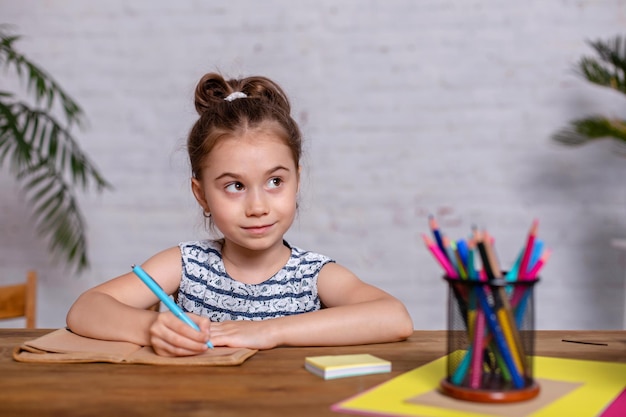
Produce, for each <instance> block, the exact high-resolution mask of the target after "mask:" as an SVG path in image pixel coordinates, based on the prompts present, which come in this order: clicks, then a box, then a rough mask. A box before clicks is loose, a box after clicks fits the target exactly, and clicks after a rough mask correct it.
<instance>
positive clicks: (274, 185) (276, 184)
mask: <svg viewBox="0 0 626 417" xmlns="http://www.w3.org/2000/svg"><path fill="white" fill-rule="evenodd" d="M282 183H283V180H281V179H280V178H278V177H275V178H272V179H270V180H269V181H268V183H267V185H268V186H269V188H278V187H280V185H281V184H282Z"/></svg>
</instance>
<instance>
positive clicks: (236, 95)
mask: <svg viewBox="0 0 626 417" xmlns="http://www.w3.org/2000/svg"><path fill="white" fill-rule="evenodd" d="M246 97H248V95H247V94H246V93H242V92H241V91H235V92H234V93H230V94H229V95H228V96H227V97H226V98H225V99H224V100H226V101H233V100H237V99H238V98H246Z"/></svg>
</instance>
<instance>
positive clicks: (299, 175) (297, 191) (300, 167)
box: [296, 165, 302, 193]
mask: <svg viewBox="0 0 626 417" xmlns="http://www.w3.org/2000/svg"><path fill="white" fill-rule="evenodd" d="M301 174H302V165H298V188H296V193H299V192H300V177H301Z"/></svg>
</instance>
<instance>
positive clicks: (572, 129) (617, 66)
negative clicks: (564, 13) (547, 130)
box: [552, 35, 626, 145]
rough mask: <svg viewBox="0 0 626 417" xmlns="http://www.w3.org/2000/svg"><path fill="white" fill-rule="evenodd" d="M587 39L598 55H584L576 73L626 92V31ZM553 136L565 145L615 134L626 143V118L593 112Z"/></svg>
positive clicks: (588, 79)
mask: <svg viewBox="0 0 626 417" xmlns="http://www.w3.org/2000/svg"><path fill="white" fill-rule="evenodd" d="M587 43H588V44H589V46H591V48H592V49H593V50H594V52H595V56H583V57H582V58H581V59H580V60H579V61H578V63H577V64H576V67H575V70H576V73H577V74H579V75H580V76H582V77H584V78H585V79H586V80H587V81H589V82H591V83H593V84H596V85H599V86H602V87H607V88H611V89H614V90H616V91H618V92H620V93H622V94H626V35H624V36H619V35H618V36H615V37H614V38H612V39H608V40H597V41H588V42H587ZM552 137H553V139H555V140H556V141H558V142H560V143H562V144H565V145H582V144H585V143H588V142H590V141H593V140H597V139H602V138H613V139H615V140H617V141H618V142H619V143H620V144H624V145H626V120H624V119H620V118H617V117H614V116H602V115H593V116H589V117H585V118H581V119H576V120H573V121H572V122H570V124H569V125H568V126H567V127H565V128H562V129H561V130H559V131H558V132H556V133H555V134H554V135H553V136H552Z"/></svg>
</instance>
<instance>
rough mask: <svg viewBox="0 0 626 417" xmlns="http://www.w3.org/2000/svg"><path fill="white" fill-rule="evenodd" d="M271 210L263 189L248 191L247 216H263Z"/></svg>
mask: <svg viewBox="0 0 626 417" xmlns="http://www.w3.org/2000/svg"><path fill="white" fill-rule="evenodd" d="M268 211H269V205H268V202H267V197H266V196H265V193H264V192H263V191H262V190H253V191H250V192H249V193H248V199H247V201H246V216H252V217H253V216H262V215H264V214H267V213H268Z"/></svg>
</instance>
